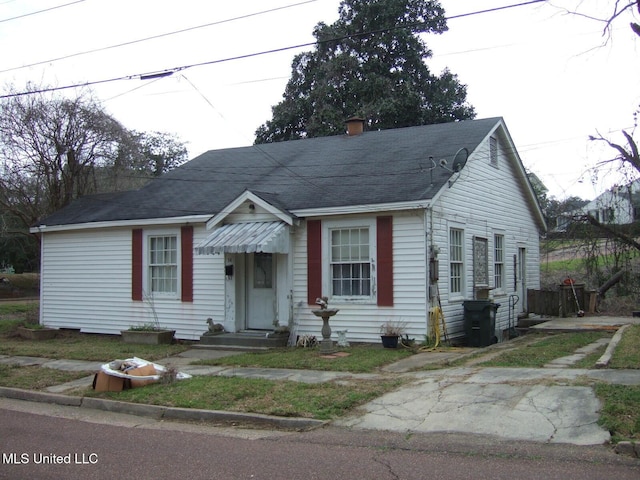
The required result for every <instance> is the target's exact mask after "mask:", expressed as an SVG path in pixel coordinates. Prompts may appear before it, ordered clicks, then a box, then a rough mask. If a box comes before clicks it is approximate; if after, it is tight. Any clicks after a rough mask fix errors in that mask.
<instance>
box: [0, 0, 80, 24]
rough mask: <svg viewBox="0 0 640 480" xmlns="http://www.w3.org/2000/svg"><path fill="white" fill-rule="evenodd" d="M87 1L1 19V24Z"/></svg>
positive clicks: (78, 0) (77, 0)
mask: <svg viewBox="0 0 640 480" xmlns="http://www.w3.org/2000/svg"><path fill="white" fill-rule="evenodd" d="M85 1H86V0H76V1H75V2H71V3H65V4H64V5H58V6H56V7H51V8H45V9H44V10H38V11H37V12H31V13H25V14H24V15H18V16H17V17H11V18H3V19H0V23H4V22H10V21H11V20H18V19H19V18H25V17H31V16H33V15H38V14H39V13H45V12H50V11H51V10H57V9H58V8H64V7H68V6H70V5H75V4H76V3H82V2H85Z"/></svg>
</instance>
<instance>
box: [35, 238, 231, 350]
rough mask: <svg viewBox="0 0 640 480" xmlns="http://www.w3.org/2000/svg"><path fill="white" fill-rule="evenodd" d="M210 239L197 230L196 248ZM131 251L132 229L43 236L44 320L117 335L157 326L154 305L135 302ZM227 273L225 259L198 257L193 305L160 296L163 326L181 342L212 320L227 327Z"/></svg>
mask: <svg viewBox="0 0 640 480" xmlns="http://www.w3.org/2000/svg"><path fill="white" fill-rule="evenodd" d="M154 228H155V227H154ZM172 231H174V232H175V229H173V230H172ZM205 235H206V232H205V229H204V226H196V227H195V228H194V244H197V243H198V242H200V241H201V240H203V239H204V236H205ZM178 243H179V242H178ZM96 252H99V253H100V254H99V255H97V254H96ZM131 252H132V248H131V230H130V229H126V228H118V229H116V228H114V229H94V230H86V231H82V232H77V231H71V232H59V233H47V234H45V235H43V237H42V253H43V256H44V258H45V259H46V260H45V262H43V265H42V270H41V275H42V278H41V292H40V297H41V311H40V315H41V321H43V322H44V323H45V324H47V325H49V326H51V327H54V328H70V329H79V330H81V331H82V332H86V333H107V334H115V335H118V334H120V330H126V329H128V328H129V327H130V326H133V325H141V324H144V323H149V322H153V314H152V312H151V308H150V305H149V302H148V301H142V302H139V301H132V299H131V290H132V285H131V262H132V255H131ZM217 272H222V273H221V274H219V275H216V274H215V273H217ZM223 272H224V262H223V258H222V256H221V255H195V256H194V265H193V275H194V281H193V283H194V291H193V302H181V301H179V300H176V298H175V296H169V297H164V296H157V297H155V298H154V300H153V302H154V308H155V310H156V313H157V315H158V319H159V321H160V324H161V325H162V326H163V327H167V328H171V329H175V330H176V338H181V339H185V340H198V339H199V338H200V335H202V333H204V332H205V331H206V330H207V324H206V319H207V318H208V317H212V318H213V319H214V320H215V321H216V323H218V322H219V323H222V321H223V319H224V275H223Z"/></svg>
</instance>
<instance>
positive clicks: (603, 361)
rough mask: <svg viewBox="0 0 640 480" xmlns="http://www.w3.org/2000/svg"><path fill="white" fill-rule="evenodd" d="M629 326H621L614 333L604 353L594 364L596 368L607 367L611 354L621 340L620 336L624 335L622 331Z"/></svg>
mask: <svg viewBox="0 0 640 480" xmlns="http://www.w3.org/2000/svg"><path fill="white" fill-rule="evenodd" d="M629 326H630V325H629V324H627V325H623V326H622V327H620V328H619V329H618V330H617V331H616V333H615V334H614V335H613V337H612V338H611V341H610V342H609V345H607V349H606V350H605V351H604V353H603V354H602V356H601V357H600V358H599V359H598V361H597V362H596V368H606V367H608V366H609V362H611V357H612V356H613V352H614V350H615V349H616V347H617V346H618V343H620V340H622V335H623V334H624V331H625V330H626V329H627V328H629Z"/></svg>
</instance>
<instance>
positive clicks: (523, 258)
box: [516, 247, 527, 313]
mask: <svg viewBox="0 0 640 480" xmlns="http://www.w3.org/2000/svg"><path fill="white" fill-rule="evenodd" d="M516 287H517V288H516V294H517V295H518V297H520V302H519V304H520V313H526V312H527V250H526V249H525V248H522V247H520V248H518V261H517V266H516Z"/></svg>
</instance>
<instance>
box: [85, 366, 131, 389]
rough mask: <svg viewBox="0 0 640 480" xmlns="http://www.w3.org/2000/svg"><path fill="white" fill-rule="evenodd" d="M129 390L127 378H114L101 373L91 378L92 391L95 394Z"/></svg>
mask: <svg viewBox="0 0 640 480" xmlns="http://www.w3.org/2000/svg"><path fill="white" fill-rule="evenodd" d="M128 388H131V386H130V381H129V379H128V378H122V377H116V376H115V375H109V374H108V373H105V372H103V371H100V372H98V373H96V375H95V376H94V377H93V389H94V390H95V391H96V392H121V391H123V390H126V389H128Z"/></svg>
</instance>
